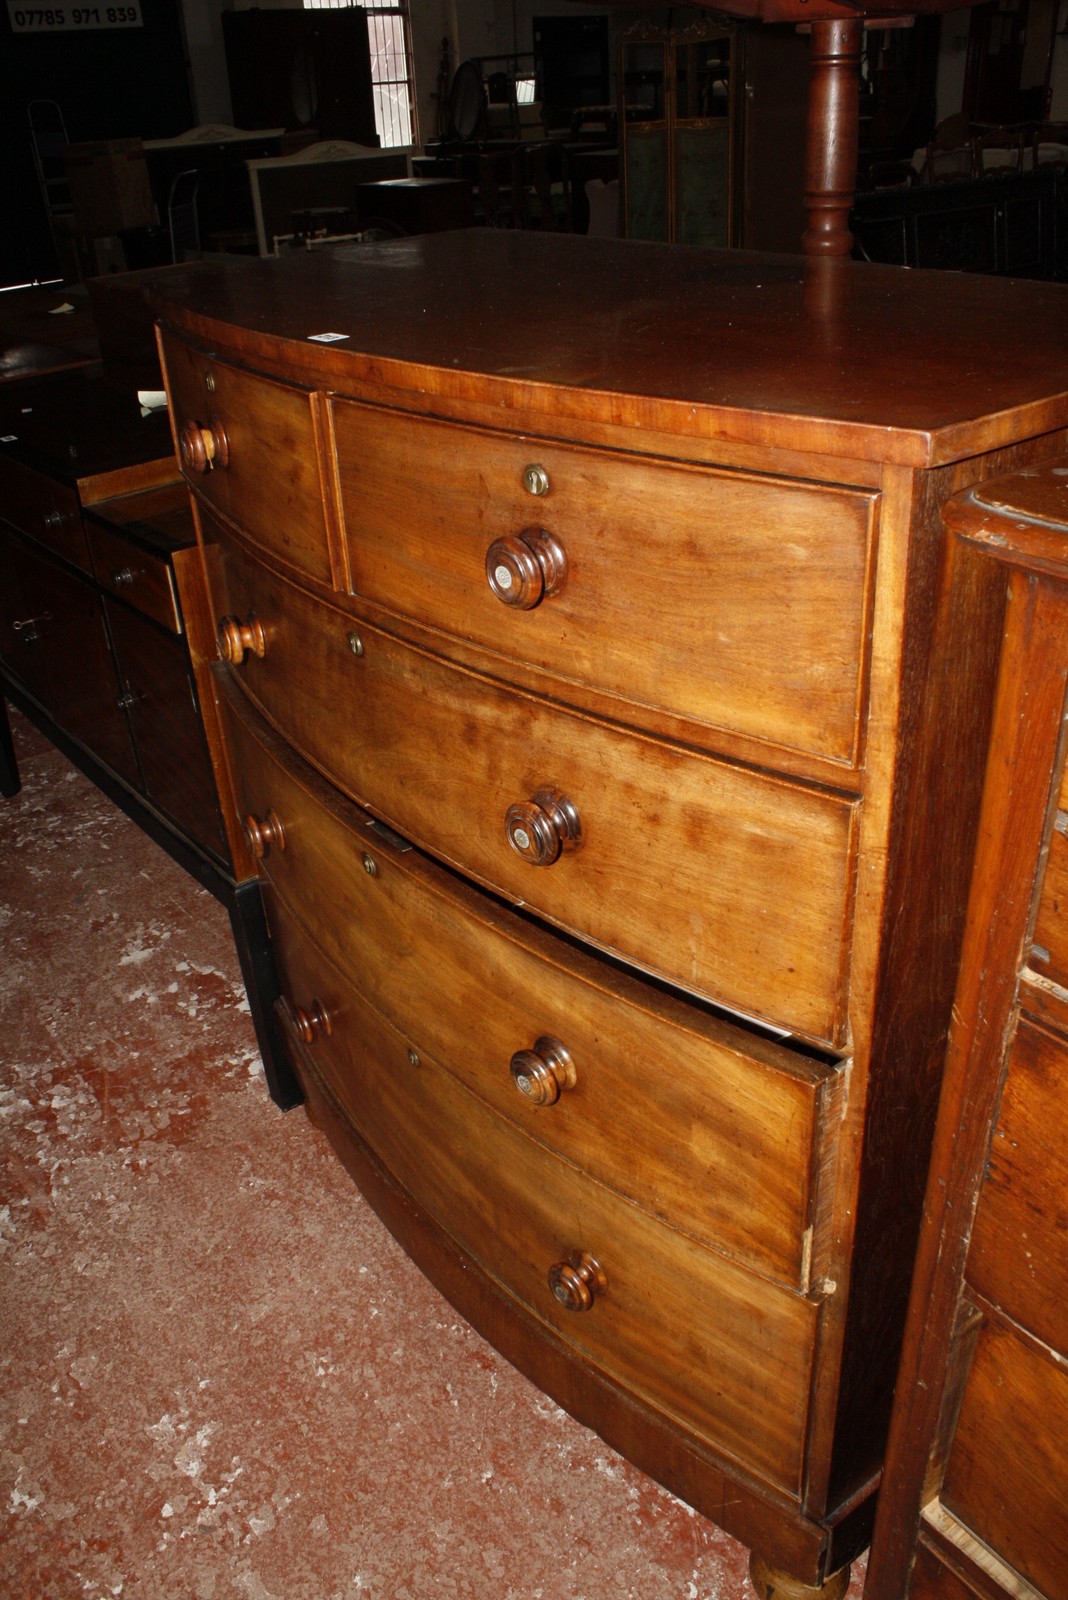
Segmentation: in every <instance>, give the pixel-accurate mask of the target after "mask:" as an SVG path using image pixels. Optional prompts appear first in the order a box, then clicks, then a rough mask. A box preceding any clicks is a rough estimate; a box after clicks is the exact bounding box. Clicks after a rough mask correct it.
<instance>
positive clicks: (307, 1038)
mask: <svg viewBox="0 0 1068 1600" xmlns="http://www.w3.org/2000/svg"><path fill="white" fill-rule="evenodd" d="M292 1016H293V1026H294V1027H295V1028H296V1030H297V1033H298V1034H299V1035H300V1037H301V1039H303V1041H304V1043H305V1044H314V1043H315V1041H316V1039H317V1038H318V1036H319V1034H320V1033H325V1034H327V1035H329V1033H330V1017H329V1015H328V1013H327V1012H326V1011H325V1010H324V1009H323V1007H322V1005H321V1004H320V1003H319V1001H318V1000H313V1001H312V1002H311V1004H310V1005H309V1006H307V1007H305V1006H293V1007H292Z"/></svg>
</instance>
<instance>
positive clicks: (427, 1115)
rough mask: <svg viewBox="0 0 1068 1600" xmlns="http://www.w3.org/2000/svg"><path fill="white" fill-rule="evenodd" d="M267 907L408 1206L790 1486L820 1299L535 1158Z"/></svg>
mask: <svg viewBox="0 0 1068 1600" xmlns="http://www.w3.org/2000/svg"><path fill="white" fill-rule="evenodd" d="M269 913H270V918H271V927H272V938H273V941H274V947H275V951H276V955H277V957H278V961H279V967H280V972H281V981H282V989H283V996H284V999H285V1001H286V1011H287V1014H288V1016H289V1017H290V1018H291V1019H292V1021H293V1022H295V1023H296V1025H297V1026H298V1027H299V1028H300V1029H301V1030H302V1031H303V1032H305V1033H306V1034H308V1035H309V1036H310V1040H311V1042H310V1043H309V1044H308V1045H307V1047H306V1057H307V1059H308V1060H309V1061H311V1062H312V1063H314V1070H315V1072H316V1074H317V1075H319V1076H320V1077H321V1078H322V1079H323V1080H324V1081H325V1082H326V1083H327V1084H328V1085H329V1087H330V1088H331V1090H332V1091H333V1093H334V1095H335V1096H336V1097H337V1099H338V1100H339V1102H340V1104H341V1106H342V1108H343V1110H344V1112H345V1113H346V1115H347V1116H348V1117H349V1118H350V1119H351V1122H352V1124H353V1126H354V1127H355V1129H356V1130H357V1132H358V1133H359V1134H360V1135H361V1136H362V1137H363V1138H364V1139H365V1140H366V1142H367V1143H368V1144H369V1145H370V1147H371V1149H372V1150H374V1152H375V1153H376V1155H377V1156H378V1158H379V1159H380V1160H381V1161H382V1163H383V1164H384V1165H385V1166H386V1167H387V1168H388V1169H389V1170H390V1171H391V1172H392V1174H393V1175H394V1177H395V1178H396V1179H397V1180H398V1182H399V1183H400V1184H401V1185H402V1186H403V1187H404V1188H405V1189H406V1190H407V1191H408V1193H409V1194H410V1195H411V1196H412V1197H413V1199H414V1200H415V1201H416V1203H417V1204H418V1205H419V1206H421V1207H422V1208H423V1209H424V1210H425V1211H427V1212H428V1213H429V1214H430V1215H431V1216H432V1217H434V1218H435V1219H436V1220H437V1221H438V1223H439V1224H440V1225H441V1226H442V1227H444V1228H445V1229H446V1230H447V1231H448V1232H449V1233H450V1234H451V1235H452V1237H453V1238H454V1239H455V1240H456V1242H457V1243H458V1244H459V1245H460V1247H461V1248H462V1249H463V1250H464V1251H466V1252H467V1253H468V1255H469V1256H470V1257H471V1258H472V1259H473V1261H474V1262H475V1263H476V1264H478V1265H479V1266H481V1267H482V1268H483V1270H485V1271H486V1272H487V1273H489V1274H490V1275H491V1276H492V1277H493V1278H494V1279H495V1280H496V1281H497V1282H498V1283H500V1284H502V1285H503V1286H504V1287H505V1288H506V1289H507V1290H508V1291H510V1292H511V1294H513V1295H514V1296H515V1297H516V1298H517V1299H518V1300H519V1301H521V1302H522V1303H523V1304H525V1305H526V1306H527V1307H528V1308H529V1309H530V1310H531V1311H533V1312H534V1313H535V1314H536V1315H537V1316H538V1317H539V1318H541V1319H542V1320H543V1321H544V1322H545V1323H547V1324H549V1325H550V1326H552V1327H553V1328H554V1329H555V1330H556V1331H557V1332H558V1333H559V1334H560V1335H561V1336H562V1337H563V1338H564V1339H566V1340H567V1341H568V1342H569V1343H570V1344H571V1345H573V1346H574V1347H575V1349H576V1350H577V1351H580V1352H581V1353H582V1355H583V1356H584V1357H585V1358H586V1359H587V1360H589V1361H591V1362H593V1363H594V1364H595V1365H597V1366H598V1367H600V1368H601V1369H602V1370H603V1371H604V1372H606V1373H607V1374H608V1375H609V1376H610V1377H611V1378H613V1379H614V1380H615V1381H616V1382H618V1383H620V1384H621V1385H622V1386H623V1387H624V1388H626V1389H627V1390H629V1391H631V1392H633V1393H635V1394H636V1395H639V1396H640V1397H641V1398H642V1399H643V1400H645V1401H647V1402H648V1403H650V1404H652V1405H653V1406H655V1407H657V1408H658V1409H660V1410H662V1411H663V1412H665V1413H667V1414H668V1415H669V1416H671V1417H673V1418H675V1419H676V1420H677V1421H678V1422H680V1423H682V1424H683V1425H684V1426H686V1427H687V1428H690V1429H692V1430H693V1431H694V1432H695V1433H696V1434H697V1435H698V1436H699V1437H700V1438H702V1439H704V1440H706V1441H707V1443H708V1444H710V1445H711V1446H712V1447H713V1448H714V1449H716V1450H718V1451H720V1452H722V1453H724V1454H726V1455H728V1456H730V1457H732V1458H733V1459H735V1460H737V1461H739V1462H741V1463H742V1464H743V1465H744V1466H745V1467H746V1468H747V1470H748V1471H749V1472H751V1473H755V1474H757V1475H758V1476H760V1477H761V1478H763V1479H765V1480H767V1481H768V1482H770V1483H772V1484H774V1485H775V1486H776V1487H777V1488H779V1489H781V1490H784V1491H785V1492H787V1493H789V1494H792V1495H798V1494H799V1493H800V1489H801V1480H802V1472H803V1465H804V1450H803V1441H804V1436H805V1426H806V1419H807V1412H808V1394H809V1387H810V1380H811V1369H812V1362H813V1356H814V1349H815V1339H816V1331H817V1324H818V1320H819V1304H818V1302H817V1301H815V1300H813V1299H806V1298H805V1297H803V1296H799V1295H793V1294H790V1293H788V1292H787V1291H786V1290H784V1289H781V1288H778V1287H776V1286H774V1285H771V1284H768V1283H767V1282H765V1281H764V1280H763V1279H761V1278H758V1277H756V1276H755V1275H754V1274H751V1273H747V1272H745V1271H744V1270H743V1269H741V1268H739V1267H736V1266H734V1265H733V1264H731V1263H729V1262H726V1261H724V1260H723V1259H722V1258H721V1257H718V1256H716V1255H713V1254H712V1253H711V1252H709V1251H708V1250H705V1249H704V1248H703V1247H702V1246H701V1245H699V1244H698V1243H696V1242H695V1241H694V1240H692V1239H690V1238H688V1237H687V1236H686V1235H684V1234H682V1233H678V1232H675V1231H674V1230H673V1229H671V1228H668V1227H666V1226H665V1225H664V1224H663V1223H661V1222H659V1221H657V1220H656V1219H655V1218H653V1217H651V1216H649V1215H648V1214H647V1213H646V1212H644V1211H642V1210H641V1209H639V1208H638V1207H636V1206H633V1205H630V1204H628V1203H627V1202H626V1201H624V1200H622V1199H620V1197H619V1196H618V1195H616V1194H614V1193H613V1192H612V1191H611V1190H609V1189H606V1188H604V1187H603V1186H602V1185H600V1184H598V1183H596V1182H595V1181H594V1180H593V1179H591V1178H590V1177H589V1176H588V1175H587V1174H585V1173H583V1172H582V1171H581V1170H580V1169H579V1168H577V1167H575V1166H573V1165H572V1164H571V1163H570V1162H567V1161H563V1160H560V1159H558V1158H556V1157H554V1156H552V1155H550V1154H549V1153H548V1152H547V1151H546V1150H545V1148H544V1146H542V1145H540V1144H538V1143H537V1142H535V1141H534V1140H531V1139H529V1138H527V1137H526V1136H525V1135H524V1134H523V1133H521V1132H519V1131H518V1130H517V1129H516V1127H515V1125H514V1124H513V1123H512V1122H510V1121H509V1120H507V1119H506V1118H504V1117H500V1116H498V1115H497V1114H496V1113H495V1112H494V1111H493V1110H492V1109H491V1108H490V1107H488V1106H487V1105H486V1104H485V1103H484V1102H482V1101H481V1100H479V1099H478V1098H477V1097H476V1096H474V1095H471V1094H470V1093H469V1092H468V1091H467V1090H466V1089H465V1088H464V1087H463V1086H462V1085H461V1084H460V1083H459V1082H458V1081H457V1080H456V1079H455V1078H454V1077H452V1075H451V1074H450V1073H448V1072H446V1071H444V1070H442V1069H441V1068H440V1067H439V1066H438V1065H437V1063H435V1062H434V1061H433V1060H432V1058H431V1057H430V1056H429V1054H427V1053H425V1052H424V1049H423V1046H422V1042H421V1041H420V1040H419V1039H417V1038H413V1037H412V1036H411V1035H405V1034H402V1033H400V1032H398V1031H397V1030H396V1029H394V1028H393V1027H392V1026H391V1025H390V1024H389V1023H388V1022H386V1021H385V1020H384V1019H383V1018H382V1017H380V1016H379V1014H378V1012H377V1011H375V1010H374V1008H373V1007H371V1006H370V1005H368V1004H367V1003H366V1002H365V1001H364V1000H363V999H362V998H361V997H360V995H359V994H358V993H357V992H356V990H355V989H353V988H352V987H351V986H350V985H349V984H348V983H346V982H345V980H343V979H342V978H341V977H340V975H339V974H338V973H337V972H336V970H335V969H334V968H333V966H332V964H331V963H329V962H328V961H327V960H326V958H325V957H323V956H321V955H320V954H318V952H317V951H316V950H315V948H314V946H313V945H312V944H311V943H310V941H309V940H308V939H307V938H306V936H305V935H304V933H303V932H302V931H301V930H300V929H299V927H298V926H297V925H296V924H295V923H293V922H291V921H290V919H289V918H288V917H287V916H286V915H285V913H284V910H283V908H282V907H281V906H280V905H279V903H278V901H277V900H272V901H271V903H270V906H269ZM291 1026H292V1022H291ZM304 1054H305V1051H304V1050H303V1049H301V1050H298V1051H297V1052H296V1065H297V1068H298V1071H299V1070H300V1067H301V1059H302V1056H303V1055H304ZM587 1302H588V1303H587Z"/></svg>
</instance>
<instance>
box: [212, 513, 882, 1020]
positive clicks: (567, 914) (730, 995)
mask: <svg viewBox="0 0 1068 1600" xmlns="http://www.w3.org/2000/svg"><path fill="white" fill-rule="evenodd" d="M220 548H221V551H222V565H223V570H224V578H223V588H224V596H223V604H224V605H225V608H226V611H227V613H228V615H229V616H230V618H231V620H230V622H229V623H228V628H229V629H230V630H231V633H232V634H233V635H234V636H235V637H237V639H238V641H239V642H238V644H237V646H236V647H234V646H233V645H232V644H231V645H228V649H230V650H231V653H234V652H235V649H236V656H240V657H241V658H242V660H241V665H240V668H239V670H240V672H241V675H242V681H243V683H244V684H245V686H246V689H247V692H248V693H249V694H250V695H251V696H252V697H253V698H254V699H255V701H256V703H257V704H258V705H259V706H260V707H261V708H262V709H263V710H264V711H265V712H266V713H267V715H268V716H269V717H270V718H271V719H272V720H273V721H274V722H275V724H276V725H277V727H278V728H279V730H280V731H281V732H282V733H283V734H284V735H285V737H286V738H287V739H288V740H289V741H290V742H291V743H292V744H293V745H294V747H295V748H296V749H297V750H298V751H299V752H300V753H301V754H303V755H304V756H306V757H307V759H308V760H310V761H311V762H312V763H313V764H314V765H316V766H318V767H319V768H320V769H321V770H322V771H324V772H326V773H327V774H328V775H330V776H331V777H333V778H335V779H336V780H337V781H338V782H339V783H340V785H341V786H342V787H343V788H344V789H345V790H346V791H347V792H348V793H349V794H350V795H351V796H352V797H353V798H354V799H355V800H357V801H358V802H359V803H360V804H363V805H366V806H367V807H368V809H369V810H370V811H372V812H373V813H374V814H375V815H376V816H378V817H379V818H380V819H381V820H383V821H385V822H387V823H389V824H390V825H391V826H393V827H395V828H397V829H398V830H399V831H400V832H401V833H403V834H404V835H406V836H407V837H408V838H410V839H412V840H413V841H414V842H415V843H417V844H419V845H421V846H423V847H424V848H426V849H427V850H428V851H430V852H431V853H432V854H434V855H436V856H438V857H439V858H440V859H442V860H444V861H446V862H448V863H449V864H450V865H453V866H455V867H457V868H459V869H460V870H461V871H464V872H466V873H468V874H470V875H472V876H474V877H475V878H477V879H478V880H479V881H480V882H482V883H484V884H487V885H489V886H490V887H492V888H494V889H497V890H499V891H500V892H502V893H503V894H505V895H506V896H507V897H508V898H509V899H510V900H513V901H515V902H518V903H520V904H525V905H528V906H529V907H530V908H531V909H532V910H533V911H536V912H537V913H539V914H540V915H542V916H544V917H546V918H548V919H549V920H550V921H552V922H553V923H555V924H557V925H558V926H559V927H561V928H564V929H567V930H569V931H573V932H575V933H577V934H579V935H580V936H582V937H585V938H587V939H589V940H590V941H591V942H592V943H594V944H596V945H598V946H600V947H601V948H602V949H605V950H607V951H609V952H611V953H612V954H616V955H619V956H622V957H624V958H626V959H628V960H630V961H633V962H635V963H637V964H638V965H640V966H641V967H643V968H645V969H647V970H648V971H651V972H654V973H657V974H659V975H662V976H664V977H665V978H667V979H669V980H671V981H672V982H676V983H680V984H682V985H684V986H685V987H687V988H688V989H690V990H692V991H694V992H696V993H698V994H701V995H704V996H707V997H708V998H710V999H712V1000H714V1001H718V1002H721V1003H723V1004H725V1005H727V1006H729V1007H731V1008H732V1009H735V1010H740V1011H742V1012H745V1013H752V1014H755V1015H756V1016H759V1017H761V1018H763V1019H765V1020H767V1021H768V1022H770V1023H771V1024H773V1025H775V1026H777V1027H781V1028H783V1029H785V1030H787V1031H789V1032H792V1033H798V1034H801V1035H803V1036H805V1037H807V1038H810V1039H814V1040H817V1041H820V1042H826V1043H827V1044H829V1045H831V1046H837V1045H839V1044H840V1043H841V1042H842V1041H843V1038H844V1034H845V993H844V989H845V966H846V960H847V952H848V945H849V936H850V914H851V903H852V879H853V855H854V838H853V832H854V829H853V823H854V816H855V812H856V809H857V806H856V803H855V802H853V801H851V800H849V799H847V798H844V797H840V796H837V795H833V794H828V793H826V792H823V791H819V790H812V789H807V788H805V787H803V786H802V785H799V784H795V783H789V782H786V781H785V780H781V779H778V778H774V777H771V776H768V775H765V774H761V773H758V772H753V771H749V770H747V769H745V768H742V767H737V766H731V765H728V764H727V763H725V762H722V761H716V760H714V759H712V758H710V757H707V756H704V755H700V754H697V753H695V752H692V751H690V750H687V749H685V748H683V747H681V746H678V745H674V744H670V743H668V742H666V741H662V740H656V739H652V738H646V737H643V736H641V735H640V734H637V733H635V732H633V731H630V730H628V729H625V728H622V727H619V726H617V725H614V724H610V723H607V722H604V721H601V720H599V719H596V718H593V717H589V716H582V715H580V714H578V713H575V712H571V711H568V710H567V709H565V708H563V707H560V706H556V705H553V704H552V703H551V702H546V701H542V700H538V699H535V698H534V697H532V696H528V695H525V694H522V693H519V692H517V691H512V690H509V689H507V688H505V687H504V686H502V685H500V684H497V683H494V682H492V681H490V680H488V679H486V678H483V677H481V676H479V675H478V674H474V673H470V672H466V671H463V670H460V669H459V668H456V667H455V666H453V665H451V664H450V663H449V662H447V661H445V660H443V659H441V658H440V657H437V656H434V655H430V654H428V653H426V652H423V651H419V650H416V649H414V648H413V647H411V646H409V645H406V644H404V643H402V642H400V641H398V640H396V639H394V638H392V637H391V636H390V635H388V634H386V633H383V632H381V631H379V630H377V629H374V628H371V627H370V626H367V625H364V624H362V623H360V624H357V623H356V622H355V621H354V619H353V617H352V616H351V615H349V614H348V613H346V612H343V611H340V610H335V609H334V608H333V607H330V606H327V605H325V604H323V603H322V602H320V601H318V600H315V599H313V598H312V597H311V596H309V595H307V594H306V593H304V592H303V591H302V590H300V589H298V588H296V587H294V586H290V585H288V584H286V583H284V582H282V581H281V580H280V579H279V578H278V577H277V576H276V575H274V574H271V573H269V572H268V571H267V570H266V569H264V568H263V567H261V566H260V565H259V563H258V562H256V561H255V560H253V559H251V558H249V557H247V556H245V555H243V554H242V552H241V551H240V548H239V547H238V546H237V544H236V543H235V542H232V541H228V540H226V539H225V538H223V539H222V542H221V546H220ZM249 618H251V619H252V621H251V622H249V621H248V620H247V619H249ZM237 619H245V621H239V620H237ZM242 629H244V630H245V631H244V633H242V631H241V630H242ZM242 639H244V640H246V641H247V648H246V645H245V644H244V643H241V642H240V641H241V640H242ZM576 832H577V834H578V837H577V839H576V838H575V834H576Z"/></svg>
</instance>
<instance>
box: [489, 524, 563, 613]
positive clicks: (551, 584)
mask: <svg viewBox="0 0 1068 1600" xmlns="http://www.w3.org/2000/svg"><path fill="white" fill-rule="evenodd" d="M486 579H487V581H488V583H489V586H490V588H491V589H492V590H493V592H494V594H495V595H496V596H497V599H498V600H500V601H502V602H503V604H504V605H506V606H514V607H515V608H516V610H518V611H532V610H533V609H534V607H535V606H536V605H539V604H540V603H541V601H542V600H548V599H549V598H550V597H551V596H552V595H554V594H559V593H560V590H561V589H562V588H563V587H564V584H565V583H566V582H567V555H566V553H565V552H564V549H563V546H562V545H560V544H558V543H557V541H556V540H555V539H554V538H553V536H552V534H551V533H547V532H546V531H545V529H544V528H524V530H523V532H522V533H516V534H512V535H510V536H509V537H506V538H503V539H494V541H493V543H492V544H491V545H490V547H489V549H488V550H487V551H486Z"/></svg>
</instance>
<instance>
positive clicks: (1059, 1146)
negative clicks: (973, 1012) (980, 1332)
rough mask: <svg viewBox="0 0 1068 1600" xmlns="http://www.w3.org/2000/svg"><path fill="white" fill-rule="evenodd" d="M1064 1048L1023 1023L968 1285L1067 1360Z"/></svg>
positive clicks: (1067, 1094) (1067, 1091) (1067, 1056)
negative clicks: (1065, 1356)
mask: <svg viewBox="0 0 1068 1600" xmlns="http://www.w3.org/2000/svg"><path fill="white" fill-rule="evenodd" d="M1066 1195H1068V1043H1066V1042H1065V1040H1064V1039H1062V1038H1060V1037H1059V1036H1058V1035H1056V1034H1053V1033H1048V1032H1047V1031H1046V1030H1045V1029H1044V1028H1039V1027H1035V1026H1033V1025H1032V1024H1031V1023H1029V1022H1028V1021H1027V1020H1026V1019H1022V1020H1021V1022H1020V1024H1019V1027H1018V1029H1017V1033H1016V1038H1015V1041H1014V1043H1013V1047H1012V1053H1011V1056H1010V1059H1009V1071H1008V1076H1007V1078H1006V1081H1005V1087H1004V1089H1003V1090H1002V1095H1001V1107H1000V1111H999V1115H998V1121H997V1125H996V1127H995V1129H994V1136H993V1139H992V1141H991V1146H990V1156H989V1160H988V1161H987V1167H986V1176H985V1180H984V1184H983V1188H982V1191H981V1194H980V1199H979V1209H978V1212H977V1214H976V1219H975V1227H974V1230H973V1233H972V1244H971V1252H970V1255H969V1257H968V1276H969V1279H970V1281H971V1282H972V1283H973V1284H974V1286H975V1288H976V1289H977V1290H978V1291H979V1293H980V1294H982V1295H985V1296H986V1297H987V1299H989V1300H991V1301H993V1302H994V1304H995V1305H999V1306H1002V1307H1003V1308H1004V1310H1005V1311H1007V1312H1008V1314H1009V1315H1010V1316H1011V1317H1012V1318H1013V1319H1014V1321H1016V1322H1019V1323H1022V1324H1023V1326H1024V1327H1026V1328H1028V1329H1030V1331H1031V1332H1032V1333H1033V1334H1035V1335H1036V1336H1037V1337H1038V1338H1039V1339H1042V1340H1043V1341H1044V1342H1045V1343H1046V1344H1049V1345H1052V1346H1053V1348H1054V1349H1055V1350H1059V1351H1061V1352H1062V1353H1063V1354H1065V1355H1068V1252H1066V1250H1065V1244H1064V1238H1065V1196H1066Z"/></svg>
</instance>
